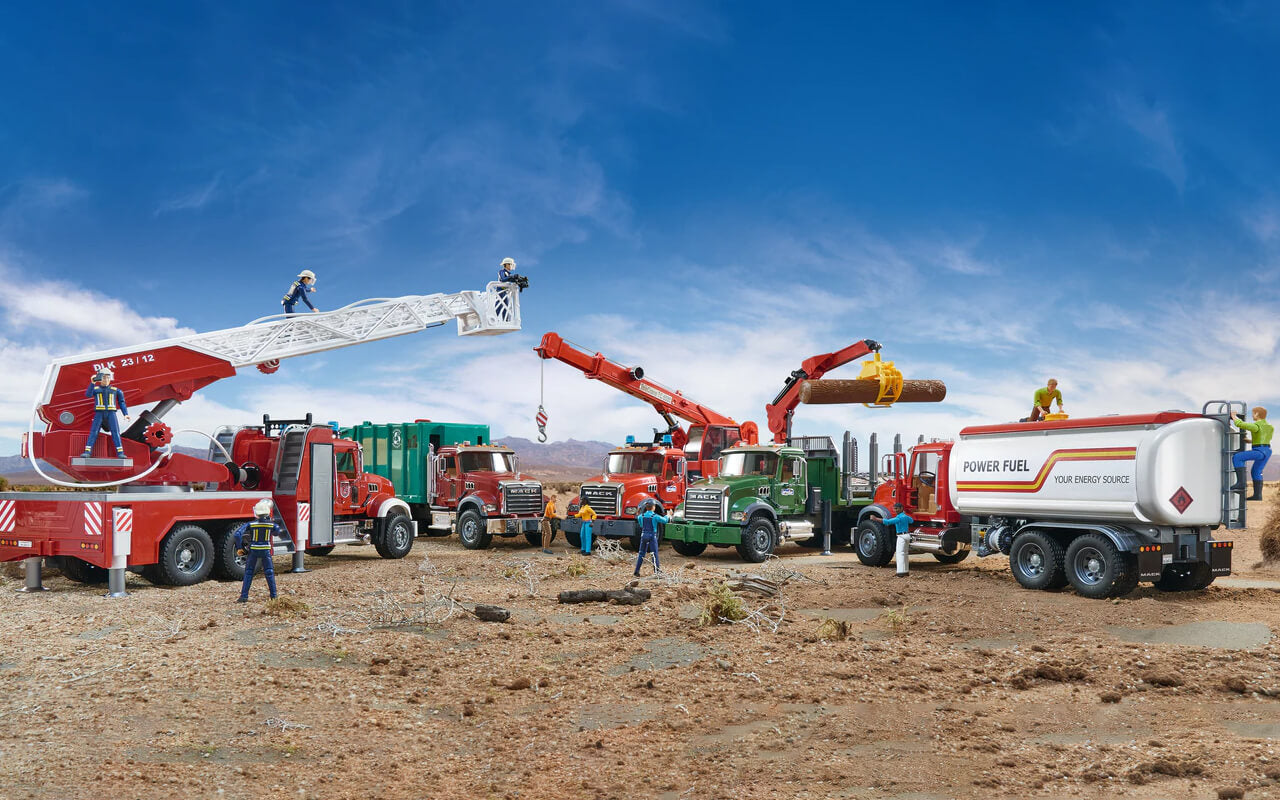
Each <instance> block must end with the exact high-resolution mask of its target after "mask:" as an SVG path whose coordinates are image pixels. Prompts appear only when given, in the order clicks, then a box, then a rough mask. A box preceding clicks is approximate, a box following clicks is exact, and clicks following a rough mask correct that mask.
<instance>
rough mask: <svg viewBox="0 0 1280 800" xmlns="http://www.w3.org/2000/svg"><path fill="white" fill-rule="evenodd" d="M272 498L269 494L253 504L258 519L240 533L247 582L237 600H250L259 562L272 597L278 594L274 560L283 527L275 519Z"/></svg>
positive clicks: (238, 540)
mask: <svg viewBox="0 0 1280 800" xmlns="http://www.w3.org/2000/svg"><path fill="white" fill-rule="evenodd" d="M271 508H272V506H271V501H270V500H268V499H266V498H265V497H264V498H263V499H261V500H259V501H258V502H257V504H256V505H255V506H254V507H253V513H254V514H255V515H256V518H255V519H254V520H253V522H250V523H249V524H248V526H246V527H244V528H242V529H241V530H240V531H238V532H237V533H236V555H243V556H244V557H245V559H244V583H243V584H241V586H240V599H239V600H237V601H236V602H237V603H247V602H249V587H250V586H251V585H253V573H255V572H257V570H258V564H259V563H261V564H262V574H263V575H265V576H266V578H267V589H268V590H270V592H271V597H272V599H275V596H276V568H275V565H274V564H272V563H271V557H272V556H274V555H275V548H276V546H275V536H276V532H277V531H279V532H281V533H283V531H281V530H280V526H279V525H277V524H276V523H275V520H273V519H272V518H271Z"/></svg>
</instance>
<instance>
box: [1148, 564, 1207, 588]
mask: <svg viewBox="0 0 1280 800" xmlns="http://www.w3.org/2000/svg"><path fill="white" fill-rule="evenodd" d="M1211 583H1213V572H1211V571H1210V570H1209V565H1208V564H1205V563H1203V562H1201V563H1198V564H1170V565H1169V566H1167V567H1165V568H1164V571H1163V572H1161V573H1160V580H1158V581H1156V582H1155V587H1156V588H1157V589H1159V590H1160V591H1162V592H1194V591H1196V590H1197V589H1204V588H1205V587H1207V586H1208V585H1209V584H1211Z"/></svg>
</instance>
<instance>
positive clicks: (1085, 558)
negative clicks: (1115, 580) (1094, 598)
mask: <svg viewBox="0 0 1280 800" xmlns="http://www.w3.org/2000/svg"><path fill="white" fill-rule="evenodd" d="M1071 563H1072V569H1073V570H1074V571H1075V574H1076V579H1077V580H1079V581H1080V582H1081V583H1083V584H1086V585H1088V586H1095V585H1097V584H1099V583H1101V582H1102V579H1103V576H1104V575H1105V573H1106V571H1107V561H1106V559H1105V558H1104V557H1103V555H1102V551H1100V550H1099V549H1098V548H1096V547H1081V548H1080V550H1079V551H1078V552H1077V553H1076V557H1075V559H1074V560H1073V561H1072V562H1071Z"/></svg>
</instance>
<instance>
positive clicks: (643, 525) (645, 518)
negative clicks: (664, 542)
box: [635, 499, 670, 578]
mask: <svg viewBox="0 0 1280 800" xmlns="http://www.w3.org/2000/svg"><path fill="white" fill-rule="evenodd" d="M657 506H658V504H657V503H656V502H655V501H654V500H652V499H649V500H645V501H644V503H643V504H641V513H640V516H639V517H637V518H636V519H637V521H638V522H639V523H640V553H639V555H637V556H636V572H635V576H636V577H637V578H638V577H640V567H641V566H642V565H643V564H644V557H645V554H646V553H653V574H654V575H657V574H658V573H659V572H661V571H662V570H661V568H659V566H658V523H659V522H670V518H668V517H665V516H663V515H662V514H659V513H657V512H656V511H654V509H655V508H657Z"/></svg>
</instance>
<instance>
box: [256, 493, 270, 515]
mask: <svg viewBox="0 0 1280 800" xmlns="http://www.w3.org/2000/svg"><path fill="white" fill-rule="evenodd" d="M253 513H255V514H257V515H258V516H260V517H266V516H269V515H270V514H271V501H270V500H268V499H266V498H265V497H264V498H262V499H261V500H259V501H258V502H257V503H254V505H253Z"/></svg>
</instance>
